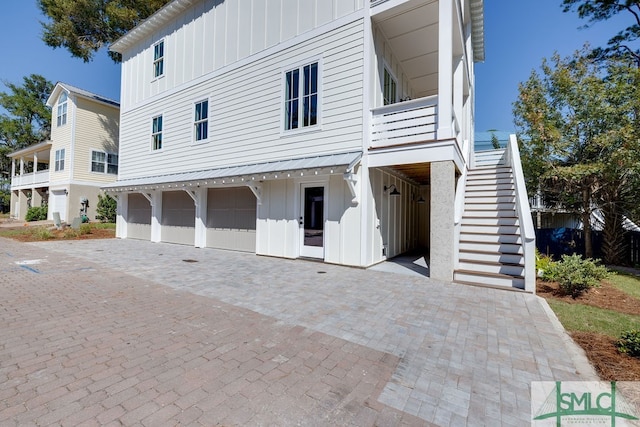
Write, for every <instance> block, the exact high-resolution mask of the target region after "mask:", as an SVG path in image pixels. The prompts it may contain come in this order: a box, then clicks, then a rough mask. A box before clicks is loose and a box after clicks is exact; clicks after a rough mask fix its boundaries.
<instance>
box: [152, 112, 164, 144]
mask: <svg viewBox="0 0 640 427" xmlns="http://www.w3.org/2000/svg"><path fill="white" fill-rule="evenodd" d="M151 126H152V128H151V147H152V149H153V150H161V149H162V116H156V117H154V118H153V123H152V125H151Z"/></svg>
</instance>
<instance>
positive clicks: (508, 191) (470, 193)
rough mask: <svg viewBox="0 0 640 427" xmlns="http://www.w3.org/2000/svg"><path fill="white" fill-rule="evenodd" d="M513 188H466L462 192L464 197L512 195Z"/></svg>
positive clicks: (513, 194)
mask: <svg viewBox="0 0 640 427" xmlns="http://www.w3.org/2000/svg"><path fill="white" fill-rule="evenodd" d="M514 196H515V189H514V188H504V189H502V190H499V189H497V188H492V189H488V190H487V189H484V190H480V189H478V188H467V189H466V190H465V193H464V197H465V199H466V198H469V197H514Z"/></svg>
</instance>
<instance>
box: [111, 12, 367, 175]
mask: <svg viewBox="0 0 640 427" xmlns="http://www.w3.org/2000/svg"><path fill="white" fill-rule="evenodd" d="M315 58H318V59H319V60H320V63H321V67H322V72H321V74H322V75H321V81H320V84H321V86H320V87H321V97H322V100H321V102H320V115H321V119H320V120H321V127H320V128H319V129H321V130H320V131H314V132H298V133H293V134H287V135H282V132H281V122H282V106H283V102H282V88H283V74H282V73H283V71H284V70H286V69H287V68H288V67H289V66H291V67H294V66H297V65H300V64H302V63H303V62H304V61H308V60H310V59H315ZM362 73H363V22H362V20H361V19H360V20H357V21H354V22H351V23H349V24H348V25H344V26H342V27H340V28H337V29H335V30H333V31H331V32H329V33H326V34H322V35H319V36H317V37H315V38H312V39H309V40H306V41H304V42H301V43H299V44H296V45H293V46H292V47H290V48H288V49H286V50H283V51H280V52H277V53H275V54H273V55H270V56H268V57H265V58H263V59H261V60H259V61H256V62H253V63H250V64H248V65H246V66H244V67H242V68H241V69H235V70H233V71H231V72H228V73H223V74H218V75H216V76H215V77H212V78H211V79H208V80H204V81H202V82H200V83H198V84H197V85H194V86H192V87H189V88H185V89H184V90H181V91H176V92H172V93H171V95H170V97H167V98H160V99H158V100H156V101H155V102H151V103H148V104H146V105H144V106H143V107H140V108H136V109H135V110H133V111H124V112H123V114H122V117H121V141H120V149H121V152H120V159H121V164H120V168H119V172H120V179H128V178H135V177H144V176H153V175H159V174H163V173H167V172H169V171H170V172H172V173H177V172H185V171H192V170H201V169H210V168H216V167H223V166H229V165H238V164H247V163H256V162H264V161H271V160H279V159H285V158H295V157H304V156H310V155H317V154H327V153H335V152H345V151H350V150H358V149H361V147H362V132H363V130H362V103H363V88H362V85H363V83H362V79H363V76H362ZM160 80H162V79H160ZM205 96H209V97H210V103H209V105H210V115H209V117H210V120H209V123H210V128H209V142H208V143H205V144H192V125H193V123H192V120H193V118H192V117H193V102H194V101H196V100H199V99H202V98H203V97H205ZM158 112H162V113H163V118H164V130H163V150H161V151H158V152H151V150H150V145H151V140H150V129H151V118H152V116H153V115H155V114H158Z"/></svg>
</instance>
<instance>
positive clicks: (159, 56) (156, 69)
mask: <svg viewBox="0 0 640 427" xmlns="http://www.w3.org/2000/svg"><path fill="white" fill-rule="evenodd" d="M163 74H164V40H161V41H159V42H158V43H156V44H155V45H153V77H154V78H155V77H160V76H161V75H163Z"/></svg>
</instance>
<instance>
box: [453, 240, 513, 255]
mask: <svg viewBox="0 0 640 427" xmlns="http://www.w3.org/2000/svg"><path fill="white" fill-rule="evenodd" d="M460 251H461V252H462V251H484V252H496V253H501V254H523V253H524V252H523V250H522V245H517V244H513V243H485V242H474V241H470V240H460Z"/></svg>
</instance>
